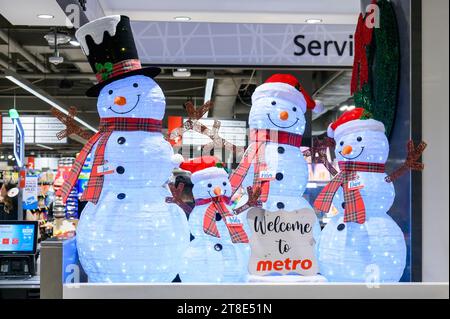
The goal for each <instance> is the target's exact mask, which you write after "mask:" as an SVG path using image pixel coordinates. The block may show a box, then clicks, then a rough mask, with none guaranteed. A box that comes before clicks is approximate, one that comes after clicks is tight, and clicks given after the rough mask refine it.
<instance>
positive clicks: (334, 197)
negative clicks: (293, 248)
mask: <svg viewBox="0 0 450 319" xmlns="http://www.w3.org/2000/svg"><path fill="white" fill-rule="evenodd" d="M370 117H371V116H370V114H369V113H368V112H366V111H365V110H364V109H363V108H356V109H354V110H352V111H348V112H346V113H344V114H342V115H341V117H340V118H339V119H338V120H336V121H335V122H334V123H332V124H331V125H330V126H329V128H328V136H329V137H332V138H334V139H335V141H336V149H335V153H336V158H337V160H338V161H339V166H340V169H341V172H340V173H339V174H338V175H337V176H336V177H335V178H334V179H333V180H332V181H331V182H330V184H328V185H327V186H326V187H325V188H324V189H323V190H322V192H321V194H319V196H318V197H317V199H316V202H315V203H314V206H315V207H316V209H317V210H318V211H323V212H328V210H327V208H329V207H330V204H331V202H332V204H333V205H334V206H335V207H336V208H337V210H338V211H339V214H337V215H336V216H334V217H332V218H331V220H330V222H329V223H327V225H326V226H325V228H324V229H323V231H322V235H321V239H320V244H319V255H318V258H319V267H320V270H321V273H322V275H324V276H325V277H326V278H327V279H328V280H330V281H345V282H355V281H358V282H393V281H398V280H399V279H400V278H401V276H402V274H403V270H404V268H405V262H406V245H405V239H404V235H403V232H402V231H401V229H400V228H399V227H398V226H397V224H396V223H395V221H394V220H393V219H392V218H391V217H390V216H389V215H388V214H387V212H388V211H389V209H390V207H391V206H392V203H393V202H394V198H395V191H394V186H393V184H392V183H388V182H386V181H385V177H386V174H385V171H384V164H385V163H386V160H387V158H388V155H389V142H388V140H387V138H386V135H385V128H384V125H383V124H382V123H381V122H379V121H376V120H374V119H371V118H370ZM344 190H345V192H344Z"/></svg>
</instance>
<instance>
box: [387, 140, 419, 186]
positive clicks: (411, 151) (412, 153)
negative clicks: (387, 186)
mask: <svg viewBox="0 0 450 319" xmlns="http://www.w3.org/2000/svg"><path fill="white" fill-rule="evenodd" d="M426 147H427V143H425V142H424V141H421V142H420V143H419V144H418V145H417V146H414V142H413V141H412V140H410V141H408V144H407V149H408V154H407V156H406V160H405V162H404V163H403V164H402V165H401V166H400V167H399V168H397V169H396V170H395V171H394V172H392V173H391V174H389V175H388V176H386V178H385V180H386V182H388V183H392V182H393V181H395V180H396V179H397V178H399V177H400V176H402V175H403V174H405V173H406V172H407V171H408V170H414V171H421V170H423V169H424V167H425V165H424V164H423V163H421V162H419V158H420V157H421V156H422V153H423V151H424V150H425V148H426Z"/></svg>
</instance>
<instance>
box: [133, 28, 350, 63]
mask: <svg viewBox="0 0 450 319" xmlns="http://www.w3.org/2000/svg"><path fill="white" fill-rule="evenodd" d="M132 27H133V31H134V38H135V41H136V44H137V48H138V51H139V57H140V59H141V61H142V62H143V63H149V64H156V65H164V64H166V65H167V64H168V65H178V66H179V65H192V64H195V65H217V64H221V65H245V66H250V65H260V66H333V67H349V66H352V64H353V55H354V39H353V34H354V33H355V28H356V25H353V24H351V25H341V24H340V25H330V24H321V25H311V24H246V23H206V22H190V23H183V22H148V21H133V22H132Z"/></svg>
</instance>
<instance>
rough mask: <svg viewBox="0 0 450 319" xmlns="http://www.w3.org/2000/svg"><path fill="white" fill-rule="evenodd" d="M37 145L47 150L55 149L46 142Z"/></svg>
mask: <svg viewBox="0 0 450 319" xmlns="http://www.w3.org/2000/svg"><path fill="white" fill-rule="evenodd" d="M36 146H39V147H42V148H45V149H47V150H53V149H54V148H53V147H50V146H47V145H44V144H36Z"/></svg>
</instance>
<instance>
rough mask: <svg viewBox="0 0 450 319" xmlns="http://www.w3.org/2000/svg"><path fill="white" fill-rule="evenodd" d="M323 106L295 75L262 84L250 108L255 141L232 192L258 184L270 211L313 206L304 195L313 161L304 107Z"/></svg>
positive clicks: (237, 172)
mask: <svg viewBox="0 0 450 319" xmlns="http://www.w3.org/2000/svg"><path fill="white" fill-rule="evenodd" d="M322 109H323V105H322V104H320V103H317V102H315V101H314V100H313V99H312V98H311V97H310V96H309V94H308V93H307V92H306V91H305V90H304V89H303V88H302V86H301V85H300V83H299V82H298V80H297V79H296V78H295V77H294V76H293V75H290V74H274V75H272V76H271V77H269V78H268V79H267V80H266V82H265V83H264V84H262V85H260V86H258V87H257V88H256V90H255V92H254V93H253V95H252V107H251V109H250V114H249V127H250V141H251V143H250V145H249V147H248V149H247V151H246V152H245V154H244V156H243V158H242V160H241V162H240V164H239V166H238V167H237V169H236V170H235V172H234V173H233V174H232V175H231V177H230V182H231V185H232V188H233V193H235V192H236V191H237V190H238V189H239V188H240V187H248V186H252V187H253V188H254V189H256V187H259V188H260V189H261V196H260V198H259V199H260V201H261V202H262V203H263V206H262V207H263V208H264V209H266V210H268V211H276V210H286V211H293V210H296V209H301V208H311V206H310V204H309V203H308V202H307V201H306V199H304V198H303V196H302V195H303V193H304V191H305V189H306V184H307V183H308V165H307V163H306V160H305V158H304V157H303V153H302V151H301V149H300V145H301V143H302V135H303V133H304V131H305V125H306V120H305V116H304V113H305V112H306V111H307V110H313V111H314V112H320V111H321V110H322ZM311 209H312V208H311ZM246 213H247V212H244V213H243V214H244V217H243V219H246V218H245V214H246ZM246 227H248V226H246ZM246 229H247V228H246ZM247 230H248V229H247ZM248 231H251V230H248ZM314 234H315V238H317V237H318V236H319V234H320V226H319V224H318V223H317V225H316V227H315V231H314Z"/></svg>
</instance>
